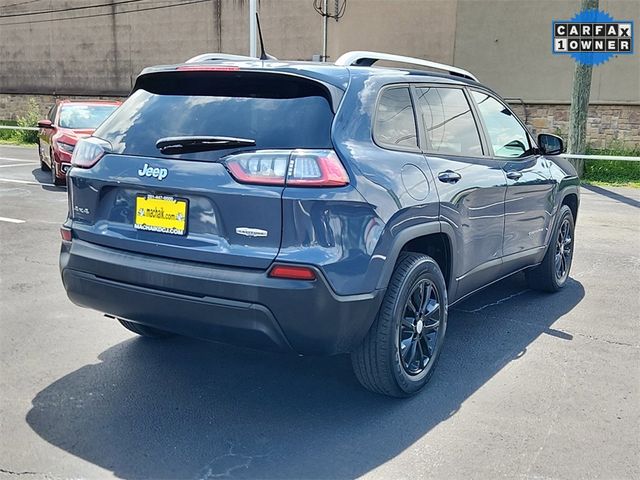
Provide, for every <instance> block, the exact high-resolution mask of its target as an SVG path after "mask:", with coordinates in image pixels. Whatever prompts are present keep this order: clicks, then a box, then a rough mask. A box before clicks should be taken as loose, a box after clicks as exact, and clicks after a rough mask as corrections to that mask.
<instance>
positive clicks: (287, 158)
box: [225, 149, 349, 187]
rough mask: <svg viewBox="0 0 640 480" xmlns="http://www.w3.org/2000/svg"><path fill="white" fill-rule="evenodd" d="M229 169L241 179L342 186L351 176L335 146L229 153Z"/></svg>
mask: <svg viewBox="0 0 640 480" xmlns="http://www.w3.org/2000/svg"><path fill="white" fill-rule="evenodd" d="M225 165H226V166H227V169H228V170H229V172H230V173H231V175H232V176H233V178H235V179H236V180H237V181H238V182H240V183H250V184H255V185H280V186H292V187H294V186H295V187H343V186H345V185H348V184H349V176H348V175H347V172H346V170H345V169H344V167H343V166H342V163H341V162H340V159H339V158H338V156H337V155H336V153H335V152H334V151H333V150H302V149H298V150H262V151H256V152H247V153H240V154H237V155H230V156H228V157H227V158H226V159H225Z"/></svg>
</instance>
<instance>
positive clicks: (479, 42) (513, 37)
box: [454, 0, 640, 105]
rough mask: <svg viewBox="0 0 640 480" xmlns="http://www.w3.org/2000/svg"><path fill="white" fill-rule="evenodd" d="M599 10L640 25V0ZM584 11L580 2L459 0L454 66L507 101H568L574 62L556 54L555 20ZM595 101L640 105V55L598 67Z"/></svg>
mask: <svg viewBox="0 0 640 480" xmlns="http://www.w3.org/2000/svg"><path fill="white" fill-rule="evenodd" d="M600 8H601V9H603V10H606V11H608V12H609V13H610V14H611V15H612V16H613V17H614V18H616V19H630V20H635V21H636V25H637V24H638V23H640V22H638V20H640V18H639V17H640V1H639V0H600ZM579 9H580V2H579V1H577V0H535V1H531V0H509V1H505V0H458V9H457V23H456V40H455V56H454V63H455V64H456V65H458V66H460V67H462V68H466V69H468V70H470V71H472V72H474V74H476V75H477V76H478V78H479V79H480V80H481V81H482V82H483V83H486V84H487V85H489V86H491V87H492V88H494V89H495V90H496V91H497V92H498V93H500V94H501V95H503V96H505V97H519V98H522V99H524V100H525V101H526V102H531V103H555V102H560V103H567V102H568V101H569V100H570V98H571V82H572V79H573V70H574V65H575V62H574V60H573V58H571V57H570V56H568V55H552V53H551V22H552V21H553V20H554V19H555V20H560V19H570V18H571V17H573V16H574V15H575V13H576V12H577V11H578V10H579ZM637 34H638V33H637V31H636V35H637ZM635 43H636V50H637V49H638V40H637V39H636V41H635ZM591 101H592V102H594V103H617V102H624V103H628V104H639V105H640V54H638V53H636V54H634V55H619V56H617V57H616V58H613V59H611V60H609V61H608V62H607V63H605V64H604V65H600V66H597V67H595V68H594V69H593V78H592V86H591Z"/></svg>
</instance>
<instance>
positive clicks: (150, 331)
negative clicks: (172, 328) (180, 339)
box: [117, 318, 174, 338]
mask: <svg viewBox="0 0 640 480" xmlns="http://www.w3.org/2000/svg"><path fill="white" fill-rule="evenodd" d="M117 320H118V321H119V322H120V324H121V325H122V326H123V327H124V328H126V329H127V330H129V331H131V332H133V333H137V334H138V335H140V336H143V337H148V338H168V337H172V336H173V335H174V334H173V333H171V332H167V331H165V330H159V329H157V328H153V327H149V326H147V325H141V324H139V323H133V322H129V321H128V320H123V319H121V318H118V319H117Z"/></svg>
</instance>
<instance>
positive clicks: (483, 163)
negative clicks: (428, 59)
mask: <svg viewBox="0 0 640 480" xmlns="http://www.w3.org/2000/svg"><path fill="white" fill-rule="evenodd" d="M414 94H415V96H416V102H415V103H416V104H417V106H418V112H419V116H420V119H421V121H419V122H418V123H419V124H420V127H421V133H422V138H423V139H424V145H423V146H422V147H423V151H424V155H425V158H426V160H427V163H428V164H429V167H430V168H431V171H432V174H433V177H434V179H435V185H436V189H437V191H438V195H439V198H440V219H441V220H442V221H444V222H446V223H447V224H448V225H450V226H451V227H452V228H451V230H452V231H453V236H454V237H455V238H454V240H455V247H454V248H455V251H453V252H452V254H453V255H455V257H456V262H455V265H456V266H455V269H456V272H455V279H456V281H457V288H456V290H455V294H454V298H452V299H451V300H452V301H453V300H455V298H460V297H462V296H464V295H466V294H468V293H470V292H472V291H474V290H476V289H478V288H480V287H482V286H484V285H486V284H487V283H490V282H491V281H493V280H495V279H496V278H497V277H498V276H499V274H500V270H501V263H502V254H503V253H502V248H503V241H502V236H503V229H504V213H505V211H504V208H505V206H504V198H505V193H506V176H505V172H504V169H503V166H504V162H502V161H496V160H493V159H492V158H491V157H490V156H489V155H488V151H487V147H486V145H485V144H484V143H485V142H484V139H483V136H482V134H481V131H480V129H479V128H478V124H477V122H476V119H475V116H474V111H473V109H472V108H471V104H470V100H469V98H468V95H467V93H466V92H465V90H464V88H462V87H454V86H443V85H419V86H416V88H415V90H414Z"/></svg>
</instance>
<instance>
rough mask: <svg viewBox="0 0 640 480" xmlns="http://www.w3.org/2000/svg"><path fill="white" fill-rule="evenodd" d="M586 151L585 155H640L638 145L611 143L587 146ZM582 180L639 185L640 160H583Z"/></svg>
mask: <svg viewBox="0 0 640 480" xmlns="http://www.w3.org/2000/svg"><path fill="white" fill-rule="evenodd" d="M586 153H587V155H619V156H625V157H640V146H637V147H635V148H623V147H620V146H616V145H612V146H610V147H608V148H600V149H596V148H588V149H587V152H586ZM582 180H584V181H586V182H602V183H611V184H617V185H635V186H640V162H625V161H622V160H585V162H584V175H583V176H582Z"/></svg>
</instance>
